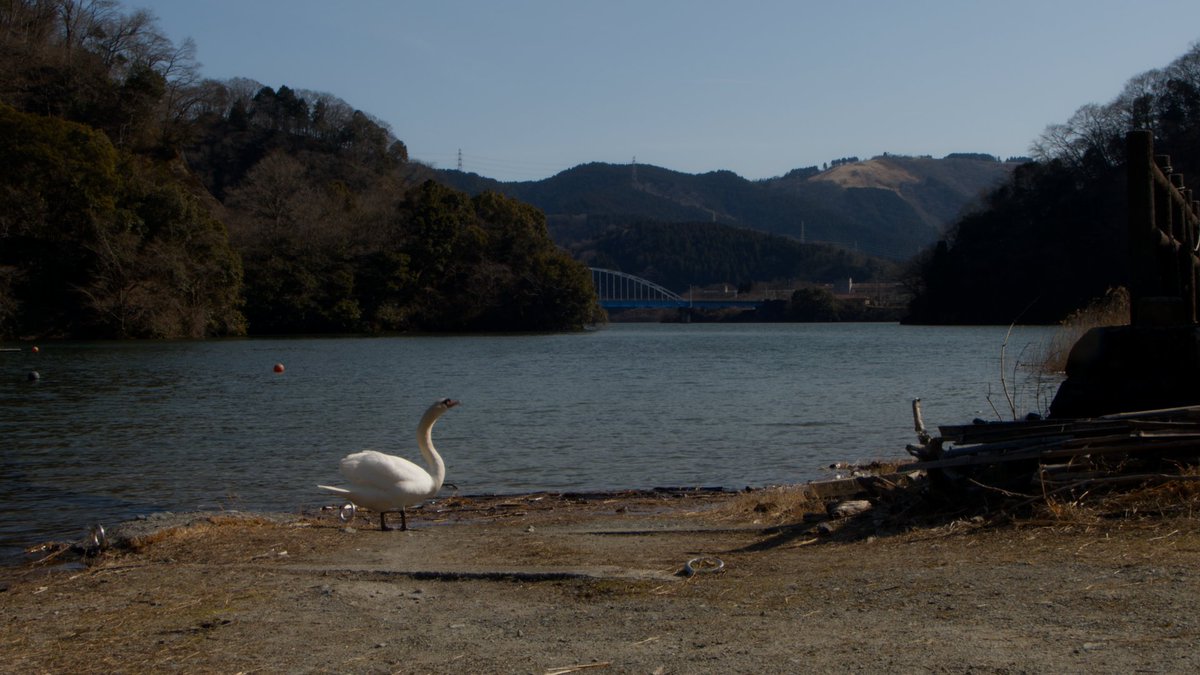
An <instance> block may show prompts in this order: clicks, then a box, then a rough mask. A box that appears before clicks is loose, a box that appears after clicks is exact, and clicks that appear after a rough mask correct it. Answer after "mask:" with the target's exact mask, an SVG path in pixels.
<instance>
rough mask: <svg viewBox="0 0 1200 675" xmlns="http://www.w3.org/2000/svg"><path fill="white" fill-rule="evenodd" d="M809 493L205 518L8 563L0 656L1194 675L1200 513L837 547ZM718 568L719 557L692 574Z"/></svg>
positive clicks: (952, 526) (61, 667) (902, 534)
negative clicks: (399, 515)
mask: <svg viewBox="0 0 1200 675" xmlns="http://www.w3.org/2000/svg"><path fill="white" fill-rule="evenodd" d="M796 493H797V490H796V489H795V488H779V489H770V490H767V489H764V490H759V491H754V492H749V493H744V492H743V493H722V494H719V495H713V494H707V495H689V496H678V497H676V496H664V495H653V494H650V495H647V494H637V495H629V494H626V495H620V494H617V495H608V496H606V497H604V498H597V499H590V500H589V499H575V500H572V499H565V498H562V497H561V496H558V497H552V496H549V495H547V494H532V495H524V496H515V495H508V496H503V497H499V496H497V497H492V498H487V499H479V498H470V499H468V498H463V497H456V498H453V499H456V500H459V501H457V502H455V503H452V504H446V503H442V504H441V507H442V508H441V509H440V510H438V511H434V510H429V511H423V512H422V511H418V512H415V513H414V514H413V517H412V518H410V521H409V522H410V529H409V530H408V531H405V532H380V531H378V527H377V525H374V526H373V521H372V519H371V518H369V517H366V516H364V515H363V514H361V513H360V514H359V516H358V518H357V519H356V520H355V521H354V523H353V526H352V527H348V526H346V525H345V524H343V523H341V522H340V521H338V519H337V514H336V511H328V512H322V513H317V514H310V515H309V516H296V517H295V518H294V519H293V520H291V521H275V520H272V519H270V518H266V517H263V516H262V515H256V514H245V515H242V516H238V517H231V516H221V515H209V516H207V517H199V518H196V519H194V520H193V521H192V522H191V523H190V524H185V525H180V526H176V527H169V528H166V529H158V530H157V531H154V532H148V533H147V534H144V535H142V536H139V537H135V538H133V539H132V540H131V543H130V545H129V546H128V547H114V548H113V549H110V550H109V551H107V552H105V553H103V554H101V555H99V556H96V557H95V559H93V561H92V562H91V564H90V565H86V566H82V565H81V566H80V567H79V568H77V569H74V570H63V571H49V570H47V569H36V568H26V569H22V570H7V569H0V581H2V588H3V590H0V597H2V598H4V602H3V608H2V609H0V614H2V615H3V617H2V618H3V622H2V625H0V645H4V648H5V652H6V654H7V655H10V656H8V660H9V663H10V666H9V668H12V669H13V670H14V671H48V670H49V671H58V672H65V671H74V672H96V671H99V670H119V671H150V670H152V671H162V670H172V669H174V670H185V671H188V672H233V671H250V670H256V669H257V670H269V671H275V672H279V671H288V672H432V673H440V672H446V673H450V672H532V673H551V672H558V673H566V672H575V670H581V669H587V670H592V669H595V670H597V671H604V672H630V673H651V672H660V673H673V672H716V671H720V672H763V671H776V672H778V671H785V670H786V671H796V670H807V671H827V670H837V671H847V670H851V671H853V670H870V671H879V670H900V671H913V670H922V671H927V670H939V669H940V670H952V671H967V670H972V669H976V670H990V671H1002V670H1007V671H1021V672H1068V671H1088V672H1130V671H1134V670H1139V669H1142V670H1153V671H1156V672H1188V671H1195V670H1196V669H1198V668H1200V654H1197V653H1196V651H1195V649H1194V642H1195V635H1196V634H1198V633H1200V620H1197V619H1195V617H1196V610H1197V609H1200V566H1197V565H1196V562H1197V560H1198V558H1200V520H1198V519H1196V518H1193V517H1190V516H1186V515H1185V516H1163V517H1157V518H1128V519H1120V520H1105V519H1103V518H1095V519H1089V518H1087V517H1085V515H1083V514H1075V515H1074V516H1072V517H1070V518H1060V519H1045V518H1039V519H1037V520H1025V521H1010V522H1007V523H996V522H988V521H987V520H986V519H982V518H980V519H972V518H970V517H964V518H956V517H953V516H950V517H943V518H941V519H940V520H931V521H929V522H924V523H921V522H916V521H913V522H912V523H911V525H910V526H908V527H901V526H898V523H900V522H902V521H900V520H896V517H897V516H898V515H899V516H901V517H903V514H895V513H890V512H888V513H883V512H874V513H872V512H870V511H868V512H864V513H861V514H859V515H857V516H853V517H850V518H845V519H839V520H840V522H842V523H843V525H842V526H841V527H839V528H834V529H832V530H830V531H828V532H826V533H822V531H821V530H819V529H818V528H819V526H820V525H821V524H822V523H829V522H832V521H831V520H830V519H828V518H825V517H823V516H821V515H820V514H817V515H815V516H808V517H806V514H813V513H814V511H813V509H814V508H815V505H814V504H813V502H811V501H809V500H806V499H802V498H800V497H798V496H797V494H796ZM445 501H448V500H443V502H445ZM288 515H289V518H290V517H292V516H291V514H288ZM910 515H911V514H910ZM374 522H377V521H374ZM700 559H713V560H719V561H720V562H721V563H722V564H723V567H722V568H721V569H720V571H715V570H714V571H711V572H702V573H698V574H693V575H691V576H687V575H686V574H684V573H683V570H684V567H685V566H686V565H687V564H688V563H689V562H691V561H694V560H700ZM697 565H708V567H709V568H715V567H716V565H715V563H712V562H709V563H697Z"/></svg>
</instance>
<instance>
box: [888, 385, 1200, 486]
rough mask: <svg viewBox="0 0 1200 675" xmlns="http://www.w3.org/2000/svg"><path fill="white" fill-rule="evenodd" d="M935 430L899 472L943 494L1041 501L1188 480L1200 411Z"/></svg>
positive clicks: (1199, 439) (1196, 453)
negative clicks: (1032, 490)
mask: <svg viewBox="0 0 1200 675" xmlns="http://www.w3.org/2000/svg"><path fill="white" fill-rule="evenodd" d="M916 410H917V409H916V408H915V407H914V415H916ZM938 430H939V431H940V432H941V436H940V437H938V438H935V439H931V440H925V439H923V438H922V439H921V440H922V444H921V445H920V446H915V449H916V450H917V452H914V454H916V455H917V457H918V460H919V461H917V462H915V463H913V464H909V465H907V466H906V467H905V468H906V469H908V470H910V471H912V470H919V471H924V472H926V473H927V474H928V475H929V476H930V478H931V479H932V480H933V481H934V482H935V483H937V484H938V485H940V486H941V487H942V488H951V489H952V488H965V487H972V486H973V487H978V488H983V489H986V490H991V491H993V492H996V493H1001V494H1003V493H1005V492H1007V491H1012V490H1017V491H1018V492H1019V491H1020V490H1019V488H1020V487H1028V486H1030V485H1032V484H1038V485H1039V486H1040V488H1039V489H1038V490H1036V492H1038V493H1039V494H1041V495H1042V496H1045V495H1046V494H1047V490H1049V491H1050V492H1052V493H1057V492H1059V491H1066V490H1076V489H1093V488H1095V487H1098V486H1115V485H1120V484H1131V483H1143V484H1144V483H1146V482H1151V481H1155V480H1159V481H1160V480H1163V479H1164V477H1176V478H1178V477H1185V478H1188V476H1185V475H1184V474H1183V473H1182V471H1183V470H1184V468H1185V467H1189V466H1196V465H1198V464H1200V406H1185V407H1179V408H1167V409H1161V410H1142V411H1134V412H1127V413H1120V414H1114V415H1105V416H1102V417H1096V418H1085V419H1063V420H1032V421H1019V422H993V423H986V422H984V423H976V424H969V425H952V426H941V427H938ZM920 433H921V432H920V430H919V429H918V435H919V436H920ZM913 450H914V446H910V452H913ZM1011 494H1014V495H1015V494H1017V493H1016V492H1014V493H1011Z"/></svg>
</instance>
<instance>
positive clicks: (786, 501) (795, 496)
mask: <svg viewBox="0 0 1200 675" xmlns="http://www.w3.org/2000/svg"><path fill="white" fill-rule="evenodd" d="M824 512H825V504H824V502H822V501H821V500H820V499H816V498H815V497H813V495H812V493H811V492H810V491H809V490H807V489H806V488H805V487H804V486H803V485H787V486H778V487H769V488H764V489H762V490H754V491H753V492H743V493H740V494H738V495H735V496H733V497H731V498H729V499H727V500H724V501H721V502H720V503H719V504H718V505H717V506H716V507H714V508H711V509H706V510H704V511H703V512H697V515H704V516H705V517H710V518H712V519H714V520H717V521H750V522H752V523H754V524H761V525H777V524H779V523H783V522H793V521H797V520H800V519H802V518H804V514H806V513H824Z"/></svg>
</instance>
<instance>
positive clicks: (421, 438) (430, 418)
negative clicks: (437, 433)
mask: <svg viewBox="0 0 1200 675" xmlns="http://www.w3.org/2000/svg"><path fill="white" fill-rule="evenodd" d="M445 411H446V410H445V408H432V409H430V410H428V411H426V413H425V415H424V416H423V417H422V418H421V423H420V424H419V425H417V447H419V448H420V449H421V455H422V456H424V457H425V464H426V465H428V466H429V475H430V476H433V493H432V494H437V491H438V490H440V489H442V482H443V481H445V480H446V463H445V462H443V461H442V456H441V455H439V454H438V451H437V448H435V447H433V423H434V422H436V421H438V418H439V417H441V416H442V413H443V412H445ZM431 496H432V495H431Z"/></svg>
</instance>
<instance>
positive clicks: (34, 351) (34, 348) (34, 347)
mask: <svg viewBox="0 0 1200 675" xmlns="http://www.w3.org/2000/svg"><path fill="white" fill-rule="evenodd" d="M29 351H31V352H33V353H34V354H36V353H38V352H40V351H42V350H40V349H38V346H37V345H34V346H33V348H32V349H30V350H29Z"/></svg>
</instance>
